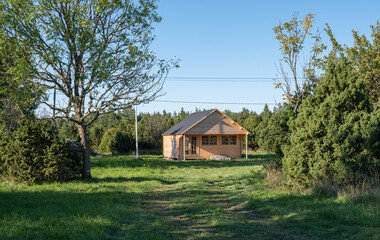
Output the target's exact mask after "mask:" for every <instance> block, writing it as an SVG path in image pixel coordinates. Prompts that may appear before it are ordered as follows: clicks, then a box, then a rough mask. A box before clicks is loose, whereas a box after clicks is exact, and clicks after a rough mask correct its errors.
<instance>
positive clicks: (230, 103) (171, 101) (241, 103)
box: [155, 100, 277, 105]
mask: <svg viewBox="0 0 380 240" xmlns="http://www.w3.org/2000/svg"><path fill="white" fill-rule="evenodd" d="M155 102H163V103H192V104H194V103H195V104H226V105H265V104H267V105H277V103H252V102H251V103H244V102H240V103H239V102H233V103H232V102H193V101H175V100H174V101H173V100H155Z"/></svg>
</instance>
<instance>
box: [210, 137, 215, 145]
mask: <svg viewBox="0 0 380 240" xmlns="http://www.w3.org/2000/svg"><path fill="white" fill-rule="evenodd" d="M210 145H216V136H210Z"/></svg>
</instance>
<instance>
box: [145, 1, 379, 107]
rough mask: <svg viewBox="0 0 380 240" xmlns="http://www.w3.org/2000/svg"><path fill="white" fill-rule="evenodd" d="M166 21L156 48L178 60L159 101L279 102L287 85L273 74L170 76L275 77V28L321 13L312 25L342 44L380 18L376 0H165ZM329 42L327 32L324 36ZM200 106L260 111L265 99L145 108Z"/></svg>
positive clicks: (367, 30)
mask: <svg viewBox="0 0 380 240" xmlns="http://www.w3.org/2000/svg"><path fill="white" fill-rule="evenodd" d="M158 5H159V8H158V12H159V14H160V15H161V16H162V18H163V20H162V22H161V23H159V24H157V25H156V27H155V35H156V41H155V42H154V44H153V45H152V50H153V51H154V52H155V53H156V54H157V55H158V57H159V58H166V59H170V58H178V59H180V60H181V62H180V68H179V69H173V70H172V71H171V72H170V73H169V75H168V76H169V77H170V78H168V79H167V81H166V83H165V85H164V89H163V91H164V92H165V93H166V95H165V96H163V97H160V98H159V99H158V100H175V101H195V102H239V103H276V102H277V103H278V102H281V101H282V100H281V98H282V97H281V91H280V90H278V89H274V85H273V81H272V80H270V79H264V80H255V81H252V82H243V81H236V80H228V81H223V82H210V81H207V82H206V81H201V80H199V81H197V82H194V81H191V82H184V81H176V80H178V79H174V78H172V77H215V78H226V77H227V78H228V77H230V78H260V77H263V78H271V77H275V76H276V75H278V74H277V71H276V67H275V64H277V63H278V60H279V58H280V51H279V44H278V42H277V41H276V40H274V39H273V37H274V34H273V30H272V29H273V27H274V26H276V25H278V24H279V22H280V21H281V22H286V21H289V20H290V19H291V17H292V16H293V14H294V13H295V12H298V13H299V18H303V17H304V16H305V15H306V14H308V13H313V14H316V17H315V19H316V21H315V23H314V30H316V29H317V28H319V29H320V30H323V28H324V26H325V23H328V24H329V25H330V26H331V28H332V30H333V33H334V34H335V36H336V38H337V40H338V41H339V42H340V43H343V44H348V45H350V44H351V43H352V34H351V30H352V29H355V30H358V31H359V33H361V34H366V35H367V36H369V34H370V32H371V31H370V25H374V24H375V23H376V21H377V20H378V19H380V12H379V9H380V2H378V1H360V2H359V1H331V0H330V1H254V0H234V1H231V0H230V1H227V0H161V1H160V2H159V4H158ZM322 37H323V41H324V42H325V43H328V39H327V36H326V35H325V34H322ZM181 107H183V108H184V109H185V110H190V111H194V110H195V108H196V107H198V108H201V109H203V108H206V109H210V108H218V109H220V110H225V109H230V110H232V111H240V110H241V109H242V108H243V107H245V108H248V109H250V110H253V111H256V112H261V111H262V109H263V106H262V105H226V104H184V103H162V102H152V103H149V104H146V105H141V106H139V107H138V108H139V111H143V112H154V111H163V110H166V111H168V112H173V111H179V110H180V109H181Z"/></svg>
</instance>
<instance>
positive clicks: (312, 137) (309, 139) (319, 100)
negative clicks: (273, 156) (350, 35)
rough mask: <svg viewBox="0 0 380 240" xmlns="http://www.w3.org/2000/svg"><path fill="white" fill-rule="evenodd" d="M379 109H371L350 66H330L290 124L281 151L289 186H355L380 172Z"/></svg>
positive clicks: (343, 61) (345, 63) (334, 63)
mask: <svg viewBox="0 0 380 240" xmlns="http://www.w3.org/2000/svg"><path fill="white" fill-rule="evenodd" d="M379 116H380V108H379V106H377V107H375V108H373V107H372V106H371V104H370V102H369V99H368V95H367V94H366V87H365V82H364V80H363V78H362V77H361V76H360V74H359V73H358V72H357V71H356V70H355V69H353V68H352V62H350V61H349V60H347V59H345V58H344V57H340V58H339V59H338V60H337V61H335V60H334V61H331V62H330V63H329V65H328V68H327V70H326V73H325V77H324V78H323V81H321V82H320V83H319V85H318V86H317V87H316V89H315V95H310V96H308V97H307V98H306V99H305V101H304V103H303V104H302V106H301V107H300V111H299V113H298V116H297V118H296V119H295V120H294V121H291V125H290V127H291V135H290V144H289V146H288V147H286V148H285V149H284V159H283V166H284V168H283V169H284V172H285V174H286V175H287V176H288V177H289V179H290V180H292V181H293V182H296V183H298V184H301V185H306V186H310V185H311V184H313V183H314V182H316V181H317V182H318V181H329V182H334V183H338V184H344V183H357V182H362V181H363V180H364V179H366V178H369V177H371V175H372V173H375V174H376V173H378V171H379V170H380V161H379V156H380V128H379V126H380V117H379Z"/></svg>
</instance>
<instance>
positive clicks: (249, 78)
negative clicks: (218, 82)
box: [166, 77, 283, 80]
mask: <svg viewBox="0 0 380 240" xmlns="http://www.w3.org/2000/svg"><path fill="white" fill-rule="evenodd" d="M166 78H169V79H230V80H233V79H245V80H257V79H259V80H261V79H283V78H282V77H281V78H278V77H166Z"/></svg>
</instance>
